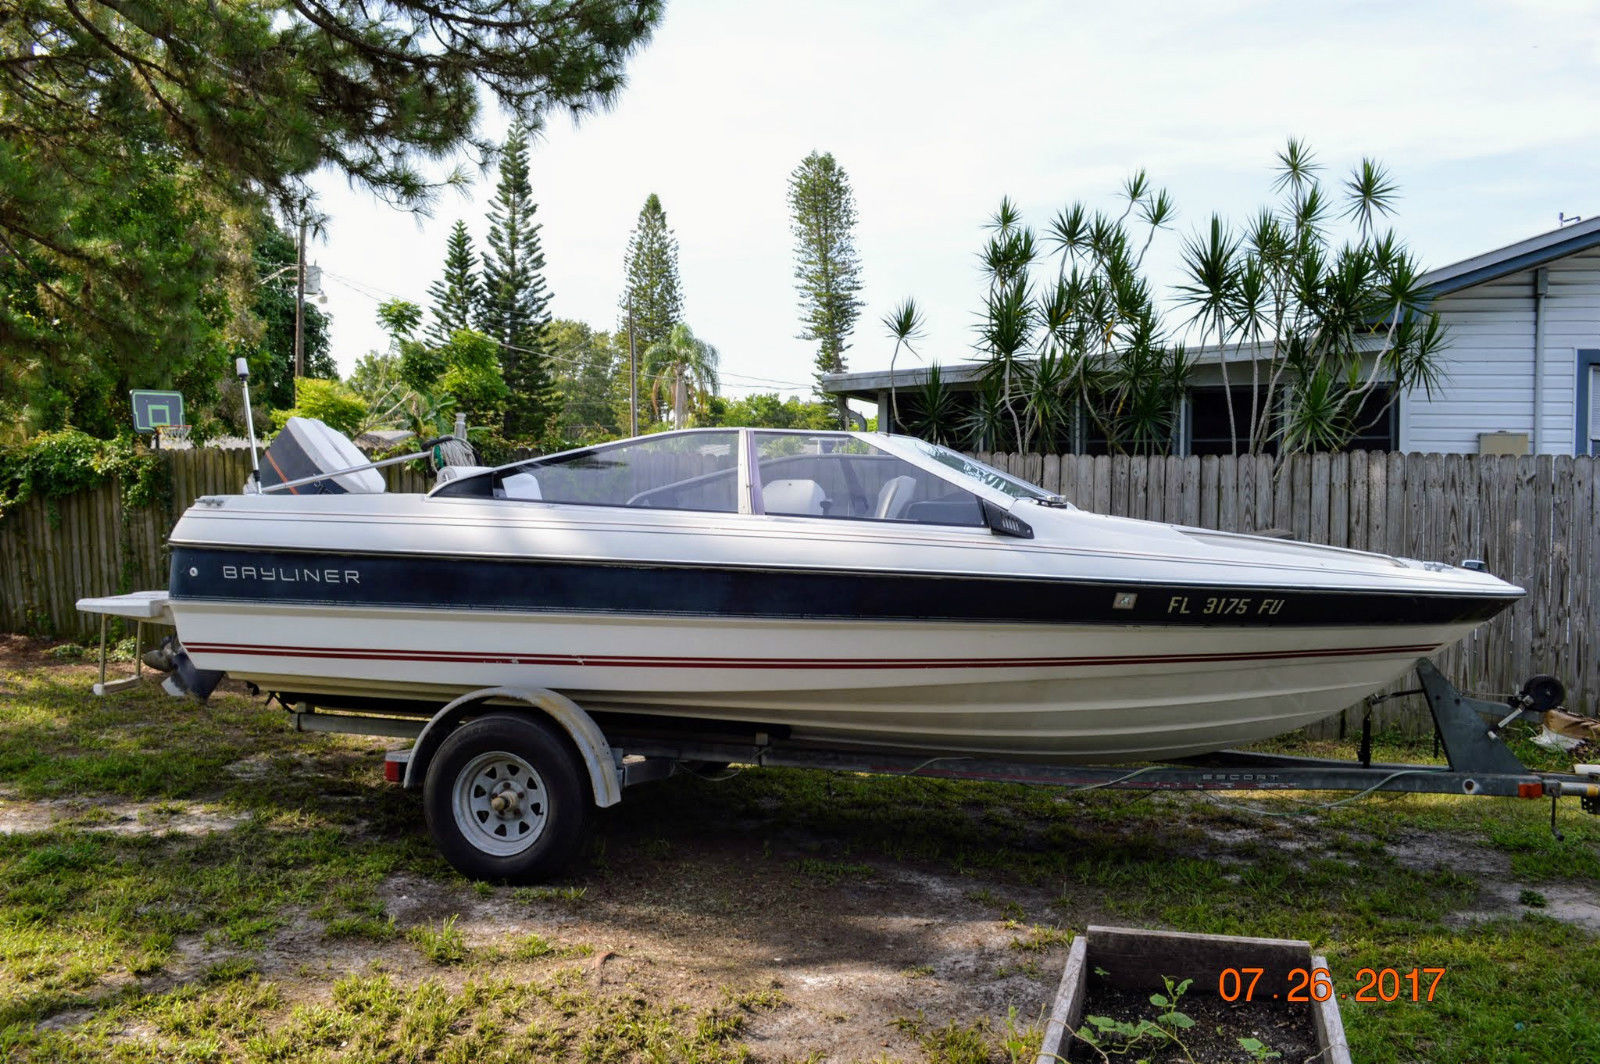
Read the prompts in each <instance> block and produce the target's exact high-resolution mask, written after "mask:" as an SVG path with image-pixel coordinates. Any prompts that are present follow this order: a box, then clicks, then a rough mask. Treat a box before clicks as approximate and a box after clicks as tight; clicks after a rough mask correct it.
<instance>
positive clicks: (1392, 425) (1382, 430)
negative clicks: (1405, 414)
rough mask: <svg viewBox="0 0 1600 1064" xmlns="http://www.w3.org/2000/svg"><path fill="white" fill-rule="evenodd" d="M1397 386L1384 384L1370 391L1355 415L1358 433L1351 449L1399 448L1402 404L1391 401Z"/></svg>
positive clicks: (1389, 449) (1380, 449) (1351, 441)
mask: <svg viewBox="0 0 1600 1064" xmlns="http://www.w3.org/2000/svg"><path fill="white" fill-rule="evenodd" d="M1393 398H1394V388H1392V387H1390V386H1389V385H1387V384H1380V385H1378V386H1377V387H1375V388H1373V389H1372V391H1370V392H1368V393H1367V397H1366V398H1365V399H1364V400H1362V403H1361V409H1360V411H1358V412H1357V414H1356V417H1355V426H1356V434H1355V436H1353V437H1352V438H1351V440H1350V442H1349V443H1347V444H1345V446H1344V449H1345V450H1347V451H1397V450H1399V449H1400V404H1399V403H1397V402H1391V401H1390V400H1392V399H1393Z"/></svg>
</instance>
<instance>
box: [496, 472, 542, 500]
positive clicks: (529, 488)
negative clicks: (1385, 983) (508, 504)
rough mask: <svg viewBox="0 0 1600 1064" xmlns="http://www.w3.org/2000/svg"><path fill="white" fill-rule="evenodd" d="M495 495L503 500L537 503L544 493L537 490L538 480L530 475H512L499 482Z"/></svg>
mask: <svg viewBox="0 0 1600 1064" xmlns="http://www.w3.org/2000/svg"><path fill="white" fill-rule="evenodd" d="M495 494H496V495H498V496H500V497H501V498H505V499H522V500H524V501H528V502H538V501H539V500H541V499H543V498H544V492H542V491H540V490H539V478H538V477H536V476H534V475H533V474H532V473H512V474H511V475H510V476H509V477H505V478H503V479H502V480H501V481H500V487H499V489H497V490H496V491H495Z"/></svg>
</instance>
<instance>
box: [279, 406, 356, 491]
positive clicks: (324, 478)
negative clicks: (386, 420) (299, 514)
mask: <svg viewBox="0 0 1600 1064" xmlns="http://www.w3.org/2000/svg"><path fill="white" fill-rule="evenodd" d="M371 464H372V463H371V462H370V460H369V459H368V458H367V456H366V455H364V454H362V453H361V452H360V451H359V450H357V449H356V445H355V444H353V443H351V442H350V440H349V439H348V438H347V437H346V436H345V435H344V434H343V433H341V432H338V431H337V430H335V429H332V428H329V427H328V426H327V425H326V424H325V423H323V422H321V421H318V420H317V419H316V418H312V417H292V418H290V419H289V420H288V422H286V423H285V424H284V426H283V429H282V431H280V432H279V433H278V435H277V436H276V437H274V438H273V441H272V445H271V446H270V447H268V448H267V451H266V454H264V455H262V462H261V471H260V483H261V487H262V488H270V487H272V486H273V485H275V484H284V483H288V482H290V481H297V480H305V479H306V478H308V477H317V478H319V479H316V480H312V481H310V482H309V483H306V484H298V485H294V486H291V487H289V488H286V489H284V490H286V491H287V492H289V493H290V494H294V495H344V494H356V495H363V494H364V495H376V494H379V493H381V492H382V491H383V490H384V482H383V474H382V473H379V472H378V471H377V470H376V469H373V468H371ZM360 466H365V467H367V468H352V467H360Z"/></svg>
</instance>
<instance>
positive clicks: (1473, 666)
mask: <svg viewBox="0 0 1600 1064" xmlns="http://www.w3.org/2000/svg"><path fill="white" fill-rule="evenodd" d="M977 457H978V458H980V459H981V460H983V461H986V462H988V463H989V464H990V465H993V466H995V467H996V468H998V469H1001V470H1004V471H1006V472H1009V473H1013V474H1015V475H1017V476H1020V477H1022V478H1023V479H1025V480H1029V481H1032V482H1034V483H1037V484H1039V485H1040V486H1042V487H1044V488H1046V489H1048V490H1050V491H1056V492H1060V493H1061V494H1062V495H1064V496H1066V497H1067V499H1068V500H1070V501H1072V502H1073V503H1076V504H1077V505H1079V506H1081V507H1083V508H1084V509H1086V510H1092V511H1094V512H1096V513H1105V514H1115V515H1118V516H1124V517H1141V518H1147V519H1149V520H1152V521H1168V522H1172V523H1175V524H1187V525H1197V526H1200V527H1203V528H1215V529H1221V530H1224V531H1229V532H1258V531H1263V530H1267V529H1281V530H1284V531H1287V532H1288V533H1290V534H1291V535H1293V537H1294V538H1295V539H1301V540H1306V541H1308V542H1311V543H1325V544H1330V545H1332V546H1336V547H1351V548H1354V549H1356V550H1371V551H1378V552H1381V553H1384V554H1395V555H1400V556H1402V557H1409V558H1421V559H1425V560H1430V561H1446V562H1450V563H1452V564H1459V563H1460V562H1461V561H1462V560H1463V559H1465V558H1479V559H1482V560H1483V561H1484V562H1485V563H1486V564H1487V565H1488V568H1489V571H1490V572H1491V573H1493V574H1495V575H1496V576H1499V577H1501V578H1502V579H1505V580H1509V581H1511V582H1512V583H1514V584H1518V585H1520V586H1522V587H1524V588H1526V589H1527V591H1528V594H1527V596H1526V597H1525V598H1524V599H1522V600H1521V601H1520V602H1518V603H1517V604H1516V605H1515V606H1514V607H1512V608H1511V609H1510V610H1507V611H1506V612H1505V613H1503V614H1501V615H1500V616H1499V617H1497V618H1496V619H1495V620H1493V621H1491V622H1490V623H1489V624H1487V625H1485V626H1484V627H1482V628H1480V629H1479V630H1478V631H1477V632H1475V633H1474V634H1473V635H1472V636H1471V637H1469V638H1468V639H1466V640H1464V641H1463V642H1462V643H1460V644H1458V645H1457V646H1455V647H1453V648H1451V649H1449V650H1447V651H1445V652H1444V653H1442V654H1440V655H1439V656H1438V659H1437V660H1438V663H1439V667H1440V668H1441V669H1442V670H1443V672H1444V673H1445V675H1447V676H1450V677H1451V678H1453V679H1454V680H1455V681H1456V682H1457V683H1458V684H1459V685H1460V686H1462V687H1463V688H1464V689H1470V690H1474V691H1482V692H1506V691H1512V690H1515V689H1516V688H1518V687H1520V686H1521V684H1522V681H1523V680H1525V679H1527V677H1529V676H1530V675H1532V674H1534V673H1540V672H1547V673H1551V674H1553V675H1555V676H1558V677H1560V678H1561V680H1562V681H1563V682H1564V683H1566V685H1567V687H1568V690H1569V696H1568V705H1569V706H1570V707H1572V708H1573V709H1574V710H1575V711H1582V712H1587V713H1594V712H1596V710H1597V709H1600V645H1597V643H1596V639H1595V633H1596V632H1597V631H1600V588H1597V586H1596V584H1597V582H1600V527H1597V526H1600V482H1597V480H1596V477H1595V460H1594V459H1592V458H1588V457H1580V458H1573V457H1568V456H1548V455H1546V456H1542V457H1538V458H1533V457H1512V456H1496V455H1454V454H1451V455H1444V454H1379V453H1373V454H1369V453H1367V452H1355V453H1352V454H1331V455H1330V454H1316V455H1295V456H1293V457H1290V458H1287V459H1284V460H1281V461H1280V460H1278V459H1275V458H1272V457H1268V456H1254V455H1252V456H1245V457H1239V458H1230V457H1212V456H1208V457H1204V458H1201V457H1188V458H1131V457H1127V456H1118V457H1105V456H1088V455H1038V454H999V453H996V454H980V455H978V456H977ZM1413 686H1414V685H1413ZM1379 717H1380V719H1382V720H1383V721H1384V722H1388V721H1390V720H1396V721H1399V722H1400V723H1401V724H1403V725H1404V726H1406V727H1407V728H1408V729H1409V730H1422V731H1428V730H1431V728H1432V725H1431V723H1430V722H1429V720H1428V718H1427V715H1426V710H1425V709H1422V708H1421V707H1420V704H1415V703H1414V704H1412V705H1410V706H1409V707H1404V708H1401V707H1394V708H1393V709H1391V710H1388V711H1384V712H1381V713H1380V714H1379Z"/></svg>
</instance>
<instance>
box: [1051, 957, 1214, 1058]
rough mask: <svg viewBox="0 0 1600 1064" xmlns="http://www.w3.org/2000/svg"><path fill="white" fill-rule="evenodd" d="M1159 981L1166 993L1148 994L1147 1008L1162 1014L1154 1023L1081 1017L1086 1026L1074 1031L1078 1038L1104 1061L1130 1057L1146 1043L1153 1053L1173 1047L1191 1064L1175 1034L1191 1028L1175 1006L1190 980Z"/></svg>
mask: <svg viewBox="0 0 1600 1064" xmlns="http://www.w3.org/2000/svg"><path fill="white" fill-rule="evenodd" d="M1161 981H1162V982H1163V983H1165V984H1166V988H1167V992H1166V993H1165V994H1151V995H1150V1004H1152V1005H1154V1006H1156V1007H1157V1008H1161V1009H1166V1011H1165V1012H1163V1013H1162V1014H1161V1015H1159V1016H1157V1017H1156V1018H1155V1019H1154V1020H1148V1019H1141V1020H1140V1021H1139V1022H1137V1023H1129V1022H1128V1021H1126V1020H1118V1019H1113V1018H1112V1017H1110V1016H1085V1017H1084V1020H1085V1021H1087V1022H1086V1023H1085V1024H1084V1025H1083V1026H1082V1027H1080V1028H1078V1030H1077V1035H1078V1037H1079V1038H1080V1039H1081V1040H1083V1041H1084V1042H1086V1043H1087V1044H1088V1045H1089V1046H1090V1047H1091V1048H1093V1049H1096V1050H1098V1051H1099V1053H1100V1056H1101V1057H1103V1058H1104V1059H1105V1060H1107V1061H1109V1060H1110V1059H1111V1056H1110V1054H1112V1053H1116V1054H1117V1055H1119V1056H1121V1055H1125V1054H1130V1053H1133V1052H1135V1051H1136V1050H1138V1049H1139V1048H1140V1047H1141V1046H1143V1045H1144V1044H1145V1043H1149V1044H1150V1045H1152V1046H1153V1047H1154V1048H1156V1049H1164V1048H1166V1047H1167V1046H1168V1045H1172V1046H1176V1047H1177V1049H1178V1051H1179V1052H1181V1053H1182V1054H1183V1056H1184V1058H1185V1059H1186V1060H1188V1061H1189V1062H1190V1064H1194V1057H1193V1056H1192V1055H1191V1054H1190V1053H1189V1047H1188V1046H1185V1045H1184V1044H1183V1039H1181V1038H1179V1037H1178V1032H1179V1031H1184V1030H1188V1029H1189V1028H1190V1027H1193V1026H1194V1020H1192V1019H1190V1018H1189V1017H1188V1016H1186V1015H1184V1014H1183V1013H1182V1012H1179V1011H1178V1002H1179V1001H1180V1000H1181V999H1182V998H1183V995H1184V994H1185V993H1186V992H1187V991H1188V989H1189V984H1190V983H1192V982H1194V980H1192V979H1185V980H1184V981H1183V982H1181V983H1174V982H1173V979H1172V977H1171V976H1166V975H1163V976H1162V977H1161Z"/></svg>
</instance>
